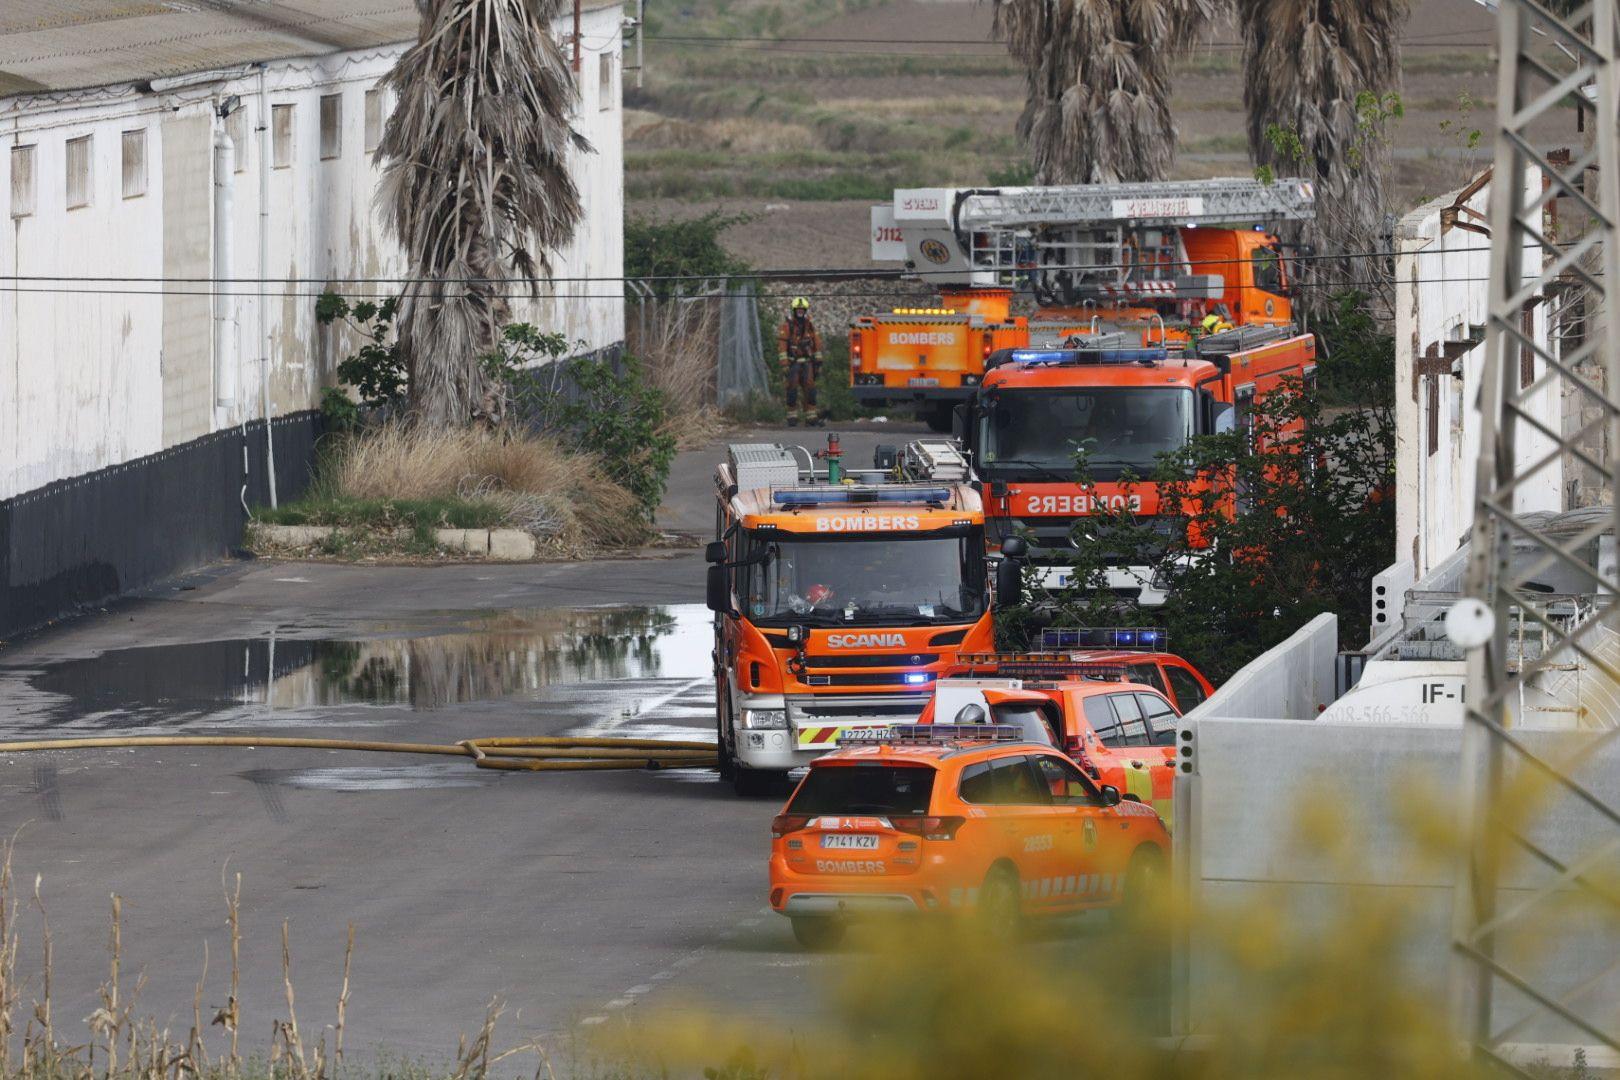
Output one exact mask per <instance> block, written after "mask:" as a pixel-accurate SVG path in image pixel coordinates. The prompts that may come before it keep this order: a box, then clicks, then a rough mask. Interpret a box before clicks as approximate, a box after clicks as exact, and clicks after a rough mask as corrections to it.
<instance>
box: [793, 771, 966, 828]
mask: <svg viewBox="0 0 1620 1080" xmlns="http://www.w3.org/2000/svg"><path fill="white" fill-rule="evenodd" d="M934 771H935V770H933V769H930V768H927V767H926V766H922V765H820V766H813V767H812V768H811V769H810V774H809V775H808V776H806V777H805V778H804V783H802V784H800V785H799V790H798V791H797V792H796V793H794V796H793V802H792V803H790V804H789V805H788V808H787V812H788V813H790V814H803V815H805V816H807V817H815V816H817V815H820V814H926V813H927V812H928V799H929V796H931V795H932V794H933V793H934Z"/></svg>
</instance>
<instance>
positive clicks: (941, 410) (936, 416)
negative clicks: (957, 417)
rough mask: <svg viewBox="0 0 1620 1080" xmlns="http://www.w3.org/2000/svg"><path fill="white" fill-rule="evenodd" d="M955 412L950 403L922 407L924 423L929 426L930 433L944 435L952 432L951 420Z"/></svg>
mask: <svg viewBox="0 0 1620 1080" xmlns="http://www.w3.org/2000/svg"><path fill="white" fill-rule="evenodd" d="M954 412H955V407H954V406H953V405H952V404H951V403H950V402H946V403H944V404H941V405H924V406H923V407H922V419H923V423H925V424H927V425H928V430H929V431H937V432H939V433H940V434H942V435H943V434H946V433H948V432H949V431H950V430H951V419H952V414H953V413H954Z"/></svg>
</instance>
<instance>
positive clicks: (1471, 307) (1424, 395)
mask: <svg viewBox="0 0 1620 1080" xmlns="http://www.w3.org/2000/svg"><path fill="white" fill-rule="evenodd" d="M1525 182H1526V185H1527V188H1528V189H1529V190H1530V191H1531V194H1532V197H1533V196H1534V195H1535V194H1538V193H1539V187H1535V186H1534V185H1537V184H1539V180H1538V179H1537V176H1536V174H1535V173H1534V172H1533V171H1527V173H1526V178H1525ZM1465 190H1466V189H1465ZM1463 194H1464V193H1462V192H1459V193H1453V194H1452V195H1447V196H1443V197H1442V198H1440V199H1436V200H1435V201H1434V202H1431V203H1428V204H1426V205H1424V206H1421V207H1419V208H1418V209H1417V210H1414V211H1413V212H1412V213H1410V214H1408V215H1407V216H1406V217H1405V218H1403V219H1402V220H1401V222H1400V224H1399V226H1398V227H1397V229H1396V234H1395V235H1396V250H1397V256H1396V264H1395V277H1396V303H1395V428H1396V456H1395V481H1396V514H1395V530H1396V549H1395V550H1396V558H1397V562H1398V563H1399V562H1404V561H1406V560H1408V559H1410V560H1411V561H1412V563H1413V569H1414V572H1415V573H1414V576H1415V577H1418V578H1421V577H1423V576H1424V575H1425V574H1426V573H1428V571H1429V570H1430V569H1431V568H1433V567H1434V566H1435V565H1437V564H1438V563H1439V562H1440V561H1441V560H1443V559H1445V558H1446V556H1448V555H1450V554H1451V553H1452V552H1453V551H1455V550H1457V547H1458V546H1459V545H1460V544H1461V543H1462V542H1463V541H1464V540H1466V539H1467V536H1468V531H1469V529H1470V528H1471V527H1472V525H1473V520H1474V511H1473V503H1474V479H1475V462H1476V459H1477V457H1478V453H1479V427H1480V412H1479V387H1480V379H1481V376H1482V375H1483V372H1484V367H1485V345H1484V344H1483V335H1484V330H1485V324H1486V311H1487V301H1488V284H1489V283H1488V277H1489V273H1490V243H1491V241H1490V237H1489V236H1487V235H1484V234H1483V233H1481V232H1478V231H1474V229H1472V228H1468V227H1466V226H1475V227H1478V228H1484V227H1485V226H1486V224H1487V219H1486V203H1487V200H1488V198H1489V194H1490V187H1489V185H1488V184H1486V185H1485V186H1483V187H1482V188H1481V189H1480V190H1479V191H1477V192H1474V193H1472V194H1470V195H1468V197H1467V198H1461V199H1460V197H1461V196H1462V195H1463ZM1459 199H1460V201H1459ZM1453 208H1455V209H1453ZM1540 259H1541V249H1540V248H1539V247H1534V248H1530V249H1527V250H1526V252H1525V267H1526V271H1527V273H1530V272H1534V270H1535V269H1536V267H1537V266H1539V265H1540V264H1539V260H1540ZM1526 280H1528V278H1527V279H1526ZM1548 315H1549V304H1547V303H1543V304H1541V305H1538V306H1537V307H1536V308H1535V314H1534V331H1533V332H1534V336H1535V339H1536V341H1537V342H1538V343H1540V344H1541V345H1543V347H1545V345H1546V342H1547V335H1548ZM1475 339H1478V340H1479V341H1480V342H1481V343H1480V344H1478V345H1477V346H1475V347H1474V348H1472V349H1468V350H1466V351H1463V350H1462V349H1461V346H1462V345H1464V344H1466V343H1467V342H1468V341H1471V340H1475ZM1448 343H1452V348H1453V349H1454V350H1456V351H1457V353H1458V355H1457V358H1456V360H1455V361H1454V363H1453V364H1452V365H1451V369H1452V371H1454V372H1455V374H1445V373H1442V374H1434V375H1423V376H1419V375H1418V374H1417V373H1416V365H1417V363H1418V361H1420V360H1421V359H1422V358H1424V357H1426V356H1430V355H1434V354H1438V355H1440V356H1442V357H1443V356H1444V355H1445V351H1446V347H1447V344H1448ZM1512 363H1513V365H1514V367H1515V368H1517V367H1518V353H1517V350H1515V352H1514V356H1513V358H1512ZM1533 363H1534V377H1535V378H1537V379H1539V378H1540V377H1541V376H1542V375H1544V374H1545V364H1544V363H1543V362H1542V361H1540V360H1539V359H1537V360H1535V361H1534V362H1533ZM1431 383H1433V384H1434V387H1435V398H1434V404H1435V405H1436V406H1437V412H1435V413H1434V415H1432V416H1431V411H1430V408H1429V405H1430V401H1431V399H1430V397H1429V393H1430V384H1431ZM1560 398H1561V388H1560V385H1559V382H1558V381H1557V380H1549V382H1548V384H1547V385H1546V386H1545V387H1543V388H1542V389H1541V390H1539V391H1537V392H1536V393H1535V394H1533V395H1531V396H1530V397H1528V398H1526V399H1525V400H1524V406H1525V407H1526V409H1527V410H1528V411H1529V412H1530V413H1532V414H1533V415H1535V416H1536V417H1537V418H1539V419H1540V420H1541V422H1542V423H1544V424H1545V425H1546V426H1547V428H1548V429H1549V430H1552V431H1558V430H1559V428H1560V411H1561V408H1562V405H1561V400H1560ZM1431 422H1432V423H1435V424H1436V425H1437V428H1438V440H1437V445H1435V448H1434V449H1433V450H1432V451H1431V449H1430V446H1431V443H1430V434H1429V426H1430V424H1431ZM1520 430H1521V431H1523V429H1522V428H1521V429H1520ZM1551 449H1552V444H1551V442H1550V440H1547V439H1545V438H1543V437H1540V436H1534V435H1529V434H1525V435H1522V436H1521V437H1520V439H1519V444H1518V448H1517V454H1518V460H1519V462H1520V463H1521V465H1523V464H1528V463H1530V462H1533V461H1537V460H1539V459H1541V458H1543V457H1545V456H1546V455H1547V454H1548V453H1549V452H1550V451H1551ZM1517 508H1518V509H1519V510H1520V511H1527V510H1560V509H1563V472H1562V466H1561V463H1555V464H1554V465H1553V466H1552V467H1551V468H1549V469H1547V470H1545V471H1544V472H1542V473H1541V475H1540V478H1539V480H1538V481H1537V482H1536V483H1535V484H1532V485H1528V486H1526V487H1524V488H1523V489H1521V491H1520V493H1519V496H1518V499H1517Z"/></svg>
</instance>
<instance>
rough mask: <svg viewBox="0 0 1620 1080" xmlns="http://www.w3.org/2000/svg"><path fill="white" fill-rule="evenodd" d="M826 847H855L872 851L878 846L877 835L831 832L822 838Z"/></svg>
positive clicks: (859, 849)
mask: <svg viewBox="0 0 1620 1080" xmlns="http://www.w3.org/2000/svg"><path fill="white" fill-rule="evenodd" d="M821 846H822V847H824V848H855V849H856V850H858V851H870V850H872V849H873V848H876V847H877V846H878V838H877V837H875V836H840V835H838V834H829V835H826V836H823V837H822V838H821Z"/></svg>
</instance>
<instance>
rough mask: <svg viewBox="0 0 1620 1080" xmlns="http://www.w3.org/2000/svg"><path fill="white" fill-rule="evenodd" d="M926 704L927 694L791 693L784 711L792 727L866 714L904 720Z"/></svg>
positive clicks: (917, 712)
mask: <svg viewBox="0 0 1620 1080" xmlns="http://www.w3.org/2000/svg"><path fill="white" fill-rule="evenodd" d="M927 704H928V695H927V694H870V695H868V694H861V695H855V694H794V695H791V696H789V697H788V699H787V714H788V720H789V721H790V722H791V723H792V724H793V726H794V727H799V726H801V725H803V724H818V723H830V724H839V723H844V722H846V721H850V720H860V719H863V718H868V717H870V718H876V719H880V720H894V721H897V722H904V721H911V720H915V719H917V717H918V716H921V715H922V711H923V706H925V705H927Z"/></svg>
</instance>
